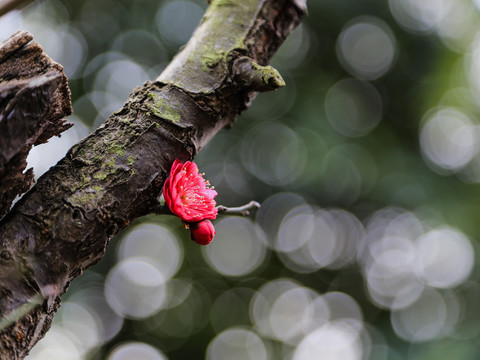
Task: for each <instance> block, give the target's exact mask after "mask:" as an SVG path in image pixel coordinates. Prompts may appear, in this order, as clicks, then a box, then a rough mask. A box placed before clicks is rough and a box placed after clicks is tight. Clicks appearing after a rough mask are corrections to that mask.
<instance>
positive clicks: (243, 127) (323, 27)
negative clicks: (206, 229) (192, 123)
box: [0, 0, 480, 360]
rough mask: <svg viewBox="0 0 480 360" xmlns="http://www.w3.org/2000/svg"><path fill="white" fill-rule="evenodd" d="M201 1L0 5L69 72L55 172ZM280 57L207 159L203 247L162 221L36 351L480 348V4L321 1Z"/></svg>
mask: <svg viewBox="0 0 480 360" xmlns="http://www.w3.org/2000/svg"><path fill="white" fill-rule="evenodd" d="M206 6H207V5H206V2H204V1H202V0H190V1H189V0H172V1H168V0H161V1H146V0H138V1H129V0H115V1H114V0H102V1H96V0H77V1H72V0H68V1H58V0H44V1H36V2H35V3H34V4H33V5H29V6H27V7H26V8H24V9H23V10H21V11H12V12H10V13H8V14H6V15H4V16H3V17H0V38H1V39H3V38H6V37H7V36H9V35H10V34H11V33H13V32H14V31H16V30H18V29H27V30H29V31H30V32H32V33H33V34H34V38H35V40H36V41H37V42H39V43H40V44H41V45H43V46H44V48H45V50H46V52H47V53H48V54H49V55H50V56H51V57H52V58H53V59H55V60H56V61H58V62H60V63H61V64H62V65H63V66H64V67H65V71H66V73H67V75H68V77H69V79H70V86H71V89H72V98H73V108H74V114H73V115H72V116H71V117H70V121H71V122H73V123H74V124H75V126H74V127H73V128H72V129H71V130H69V131H68V132H67V133H65V134H64V135H62V137H61V138H58V139H57V138H55V139H53V140H51V141H50V142H49V143H48V144H45V145H41V146H39V147H37V148H35V149H34V151H33V152H32V153H31V155H30V156H29V159H28V161H29V164H30V166H33V167H34V169H35V172H36V175H37V176H39V175H41V174H42V173H43V172H44V171H46V170H47V169H48V168H49V167H50V166H52V165H53V164H55V162H56V161H58V159H60V158H61V157H62V156H63V155H64V154H65V153H66V151H67V149H68V148H69V147H70V146H72V145H73V144H74V143H75V142H76V141H78V140H79V139H81V138H82V137H84V136H85V135H87V134H88V133H89V132H91V131H92V130H93V129H95V128H96V127H98V126H99V125H100V124H101V123H102V122H103V121H104V120H105V119H106V118H107V117H108V116H109V114H110V113H112V112H113V111H115V110H117V109H119V108H120V107H121V105H122V104H123V102H124V101H125V100H126V98H127V96H128V94H129V93H130V91H131V90H132V89H133V88H134V87H135V86H138V85H140V84H142V83H143V82H144V81H146V80H153V79H155V78H156V77H157V76H158V75H159V74H160V72H161V71H162V69H163V68H164V67H165V65H166V64H167V63H168V61H169V60H170V59H171V58H172V56H173V55H174V54H175V53H176V52H177V50H178V49H179V47H180V46H182V45H183V44H184V43H185V42H186V41H187V40H188V39H189V37H190V35H191V33H192V31H193V30H194V28H195V27H196V25H197V24H198V22H199V21H200V18H201V16H202V14H203V12H204V10H205V8H206ZM308 6H309V17H308V18H307V19H305V21H304V22H303V23H302V25H301V26H300V27H299V28H298V29H297V30H295V31H294V32H293V33H292V35H291V36H290V37H289V38H288V40H287V41H286V43H285V44H284V45H283V46H282V48H281V49H280V51H279V52H278V53H277V54H276V56H275V58H274V59H273V61H272V65H273V66H275V67H276V68H277V69H278V70H279V71H280V73H281V74H282V75H283V77H284V78H285V80H286V83H287V86H286V87H285V88H283V89H281V90H279V91H277V92H274V93H266V94H260V95H259V96H258V97H257V99H256V100H255V101H254V103H253V105H252V107H251V108H250V109H249V110H248V111H247V112H245V114H243V115H242V116H240V118H239V119H238V121H237V122H236V123H235V124H234V126H233V128H232V129H231V130H224V131H222V132H221V133H220V134H219V135H218V136H216V137H215V138H214V139H213V140H212V141H211V143H210V144H209V145H208V146H207V147H206V148H205V149H204V151H203V152H201V153H200V154H199V155H198V156H197V158H196V161H197V162H198V164H199V167H200V169H201V171H202V172H203V171H204V172H205V173H206V177H207V178H208V179H209V180H210V182H211V183H212V184H213V185H215V188H216V190H217V191H218V193H219V195H218V198H217V200H218V202H219V203H221V204H224V205H228V206H237V205H241V204H243V203H246V202H248V201H249V200H252V199H255V200H257V201H260V202H261V203H262V208H261V209H260V210H258V211H256V212H255V213H253V214H252V215H251V216H250V217H246V218H241V217H225V216H224V217H219V218H218V219H217V220H216V221H215V226H216V229H217V235H216V238H215V240H214V242H213V243H212V244H211V245H209V246H207V247H200V246H198V245H197V244H195V243H193V242H192V241H191V240H190V239H189V236H188V232H187V231H186V230H185V229H183V227H182V225H181V223H180V221H178V219H175V218H173V217H166V216H147V217H145V218H142V219H139V220H138V221H136V222H135V223H134V224H132V225H131V226H130V227H129V228H128V229H127V230H126V231H124V232H123V233H121V234H119V235H118V236H117V237H116V238H115V239H113V240H112V242H111V244H110V246H109V248H108V251H107V254H106V256H105V258H104V259H103V260H102V261H101V262H100V263H98V264H97V265H96V266H94V267H92V268H91V269H89V270H87V271H86V272H85V273H84V274H83V275H82V276H81V277H79V278H78V279H77V280H76V281H75V282H74V283H73V284H72V285H71V288H70V290H69V291H68V293H67V294H66V295H65V296H64V297H63V306H62V307H61V308H60V310H59V312H58V314H57V316H56V318H55V322H54V324H53V326H52V329H51V330H50V332H49V333H48V335H47V336H46V337H45V339H43V340H42V341H41V342H40V343H39V344H38V345H37V346H36V347H35V348H34V349H33V351H32V352H31V355H29V357H28V359H29V360H39V359H49V360H55V359H62V360H66V359H75V360H76V359H88V360H90V359H93V360H96V359H107V360H127V359H144V360H162V359H203V358H206V359H211V360H223V359H239V360H240V359H241V360H244V359H247V360H248V359H251V360H267V359H272V360H274V359H275V360H276V359H288V360H290V359H292V360H307V359H322V360H330V359H332V360H337V359H342V360H350V359H352V360H357V359H373V360H387V359H388V360H390V359H393V360H397V359H415V360H417V359H418V360H420V359H421V360H425V359H427V360H428V359H435V360H441V359H449V360H451V359H456V360H463V359H465V360H466V359H478V358H480V350H479V349H480V346H479V345H480V344H479V342H480V307H479V306H478V302H479V299H480V284H479V272H478V264H479V262H478V254H479V251H478V241H479V239H480V221H479V220H478V218H479V216H480V207H479V205H478V203H479V199H480V187H479V184H478V183H479V182H480V147H479V144H480V127H479V121H480V107H479V100H478V99H479V94H480V32H479V30H480V21H479V20H480V16H479V11H480V1H478V0H473V1H472V0H422V1H415V0H388V1H387V0H385V1H376V0H343V1H335V0H310V1H309V2H308Z"/></svg>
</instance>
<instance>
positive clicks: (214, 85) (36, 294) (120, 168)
mask: <svg viewBox="0 0 480 360" xmlns="http://www.w3.org/2000/svg"><path fill="white" fill-rule="evenodd" d="M305 12H306V8H305V3H304V2H302V1H294V0H214V1H212V2H211V4H210V7H209V9H208V10H207V12H206V14H205V17H204V19H203V21H202V23H201V25H200V26H199V28H198V29H197V30H196V32H195V33H194V35H193V36H192V39H191V40H190V42H189V43H188V44H187V45H186V46H185V48H184V49H183V50H182V51H181V52H180V53H179V54H178V55H177V57H176V58H175V59H174V60H173V61H172V63H171V64H170V65H169V66H168V67H167V69H166V70H165V72H164V73H163V74H162V75H160V76H159V78H158V79H157V80H156V81H154V82H147V83H146V84H144V85H143V86H141V87H139V88H137V89H135V90H134V92H133V93H132V95H131V96H130V98H129V99H128V101H127V103H126V104H125V105H124V106H123V108H122V109H120V110H119V111H118V112H116V113H114V114H112V116H111V117H110V118H109V119H108V120H107V121H106V122H105V124H104V125H102V126H101V127H100V128H99V129H98V130H97V131H95V133H93V134H91V135H90V136H88V137H87V138H85V139H84V140H82V141H81V142H80V143H78V144H77V145H75V146H74V147H73V148H72V149H71V150H70V151H69V152H68V154H67V156H66V157H65V158H64V159H63V160H61V161H60V162H59V163H58V164H57V165H56V166H55V167H53V168H51V169H50V170H49V171H48V172H47V173H46V174H45V175H43V176H42V177H41V178H40V179H39V180H38V183H37V184H36V186H35V187H34V188H33V189H32V190H31V191H30V192H28V193H27V194H26V195H25V196H24V197H23V198H22V199H21V200H20V201H19V202H18V203H17V204H16V205H15V206H14V208H13V209H12V210H11V211H10V212H9V213H8V214H7V215H6V216H5V217H4V218H3V220H2V221H1V222H0V239H2V243H1V244H0V315H1V316H2V317H5V316H7V317H6V318H4V319H6V320H4V323H5V324H4V325H8V326H5V327H4V328H3V330H2V332H1V333H0V354H2V358H5V359H7V358H8V359H21V358H23V357H25V356H26V354H27V353H28V351H29V349H30V348H31V347H32V346H33V345H34V344H35V343H36V342H37V341H38V340H39V339H40V338H41V337H42V336H43V335H44V334H45V332H46V331H47V330H48V328H49V326H50V324H51V322H52V319H53V315H54V313H55V311H56V310H57V308H58V306H59V304H60V296H61V295H62V294H63V293H64V292H65V291H66V290H67V288H68V285H69V283H70V282H71V281H72V279H73V278H75V277H76V276H78V275H80V274H81V273H82V271H83V270H84V269H85V268H87V267H88V266H90V265H92V264H94V263H96V262H97V261H98V260H99V259H101V258H102V256H103V254H104V252H105V249H106V246H107V243H108V241H109V240H110V239H111V237H112V236H113V235H115V234H116V233H118V232H119V231H120V230H121V229H122V228H124V227H125V226H127V225H128V224H129V223H130V222H131V221H132V220H133V219H135V218H137V217H138V216H141V215H144V214H147V213H149V212H151V211H153V210H154V209H157V208H158V195H159V193H160V191H161V189H162V186H163V183H164V181H165V179H166V176H167V171H168V170H169V169H170V166H171V164H172V162H173V160H174V159H180V160H188V159H192V158H193V156H194V155H195V154H196V153H197V152H198V151H199V150H201V149H202V147H203V146H204V145H205V144H206V143H207V142H208V141H209V139H211V138H212V137H213V136H214V135H215V134H216V133H217V132H218V131H219V130H221V129H222V128H224V127H228V126H230V125H231V124H232V123H233V122H234V121H235V119H236V117H237V115H238V114H239V113H240V112H241V111H243V110H244V109H246V108H247V107H248V105H249V103H250V102H251V100H252V99H253V97H254V96H255V91H263V90H268V89H275V88H276V87H279V86H281V85H282V82H283V81H282V80H281V78H279V75H278V73H277V72H276V71H275V70H273V69H272V68H271V67H268V66H265V65H266V64H267V63H268V62H269V60H270V58H271V57H272V55H273V54H274V52H275V51H276V50H277V49H278V47H279V46H280V44H281V43H282V42H283V40H284V39H285V37H286V36H287V35H288V34H289V33H290V31H291V30H292V29H293V28H294V27H295V26H296V25H297V24H298V23H299V21H300V18H301V16H302V15H304V14H305ZM245 57H247V59H245ZM17 318H18V320H17ZM15 320H16V321H15Z"/></svg>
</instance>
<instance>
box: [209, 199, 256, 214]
mask: <svg viewBox="0 0 480 360" xmlns="http://www.w3.org/2000/svg"><path fill="white" fill-rule="evenodd" d="M217 209H218V213H219V214H226V215H241V216H248V215H250V211H249V210H253V209H260V203H258V202H257V201H250V202H249V203H248V204H245V205H243V206H238V207H231V208H229V207H226V206H223V205H219V206H217Z"/></svg>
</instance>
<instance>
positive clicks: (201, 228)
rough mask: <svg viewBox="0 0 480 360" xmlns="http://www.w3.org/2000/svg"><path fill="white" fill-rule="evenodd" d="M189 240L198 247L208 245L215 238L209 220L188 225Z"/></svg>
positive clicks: (213, 229)
mask: <svg viewBox="0 0 480 360" xmlns="http://www.w3.org/2000/svg"><path fill="white" fill-rule="evenodd" d="M189 229H190V238H191V239H192V240H193V241H195V242H196V243H197V244H200V245H208V244H210V242H211V241H212V240H213V237H214V236H215V233H216V232H215V228H214V227H213V224H212V222H211V221H210V220H202V221H198V222H192V223H189Z"/></svg>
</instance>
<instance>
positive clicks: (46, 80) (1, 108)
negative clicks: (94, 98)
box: [0, 31, 72, 218]
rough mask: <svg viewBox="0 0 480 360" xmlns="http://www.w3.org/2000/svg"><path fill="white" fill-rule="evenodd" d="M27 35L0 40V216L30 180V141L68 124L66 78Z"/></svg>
mask: <svg viewBox="0 0 480 360" xmlns="http://www.w3.org/2000/svg"><path fill="white" fill-rule="evenodd" d="M32 38H33V37H32V35H31V34H29V33H28V32H26V31H19V32H17V33H15V34H13V35H12V36H11V37H10V38H8V39H7V40H5V41H4V42H3V43H2V44H0V184H1V186H0V218H1V217H2V216H3V215H5V213H6V212H7V211H8V209H9V208H10V206H11V204H12V201H13V200H14V199H15V197H16V196H17V195H19V194H21V193H24V192H25V191H27V190H28V189H29V188H30V186H31V184H32V181H33V171H32V170H31V169H30V170H28V171H26V172H25V173H23V171H24V170H25V167H26V165H27V162H26V159H27V155H28V152H29V151H30V149H31V148H32V145H38V144H41V143H43V142H46V141H47V140H48V139H49V138H50V137H52V136H54V135H60V133H61V132H62V131H65V130H66V129H68V128H69V127H70V125H68V124H65V120H63V117H64V116H66V115H69V114H70V113H71V112H72V105H71V103H70V91H69V89H68V81H67V77H66V76H65V74H64V73H63V68H62V66H60V65H59V64H57V63H56V62H54V61H53V60H52V59H50V58H49V57H48V56H47V55H46V54H45V53H44V52H43V50H42V47H41V46H40V45H38V44H37V43H36V42H34V41H32Z"/></svg>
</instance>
